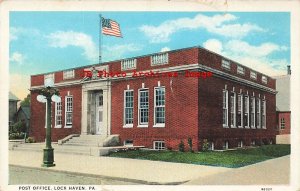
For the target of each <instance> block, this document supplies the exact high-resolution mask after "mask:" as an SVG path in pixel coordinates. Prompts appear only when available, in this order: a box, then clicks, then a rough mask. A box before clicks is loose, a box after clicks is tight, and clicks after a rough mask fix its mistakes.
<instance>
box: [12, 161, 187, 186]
mask: <svg viewBox="0 0 300 191" xmlns="http://www.w3.org/2000/svg"><path fill="white" fill-rule="evenodd" d="M10 166H11V167H21V168H27V169H33V170H41V171H48V172H49V171H51V172H60V173H66V174H70V175H77V176H87V177H93V178H103V179H110V180H117V181H124V182H132V183H137V184H145V185H180V184H184V183H187V182H189V181H190V180H186V181H181V182H151V181H150V182H149V181H145V180H138V179H131V178H122V177H114V176H106V175H97V174H88V173H81V172H71V171H66V170H56V169H50V168H41V167H31V166H22V165H15V164H9V167H10Z"/></svg>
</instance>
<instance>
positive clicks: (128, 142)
mask: <svg viewBox="0 0 300 191" xmlns="http://www.w3.org/2000/svg"><path fill="white" fill-rule="evenodd" d="M124 146H127V147H132V146H133V140H125V141H124Z"/></svg>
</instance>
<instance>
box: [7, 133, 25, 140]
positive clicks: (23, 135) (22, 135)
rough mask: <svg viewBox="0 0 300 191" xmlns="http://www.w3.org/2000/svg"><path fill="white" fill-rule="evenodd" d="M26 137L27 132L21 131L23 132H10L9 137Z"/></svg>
mask: <svg viewBox="0 0 300 191" xmlns="http://www.w3.org/2000/svg"><path fill="white" fill-rule="evenodd" d="M24 137H25V133H23V132H21V133H10V134H9V139H10V140H11V139H24Z"/></svg>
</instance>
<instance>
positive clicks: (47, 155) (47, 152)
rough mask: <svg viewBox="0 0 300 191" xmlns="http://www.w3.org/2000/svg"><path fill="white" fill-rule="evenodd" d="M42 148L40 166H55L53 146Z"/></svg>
mask: <svg viewBox="0 0 300 191" xmlns="http://www.w3.org/2000/svg"><path fill="white" fill-rule="evenodd" d="M43 150H44V159H43V164H42V167H52V166H55V164H54V153H53V150H54V149H53V148H45V149H43Z"/></svg>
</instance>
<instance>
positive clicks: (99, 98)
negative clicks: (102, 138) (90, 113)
mask: <svg viewBox="0 0 300 191" xmlns="http://www.w3.org/2000/svg"><path fill="white" fill-rule="evenodd" d="M102 129H103V94H102V92H101V93H96V132H95V133H96V134H97V135H99V134H101V133H102Z"/></svg>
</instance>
